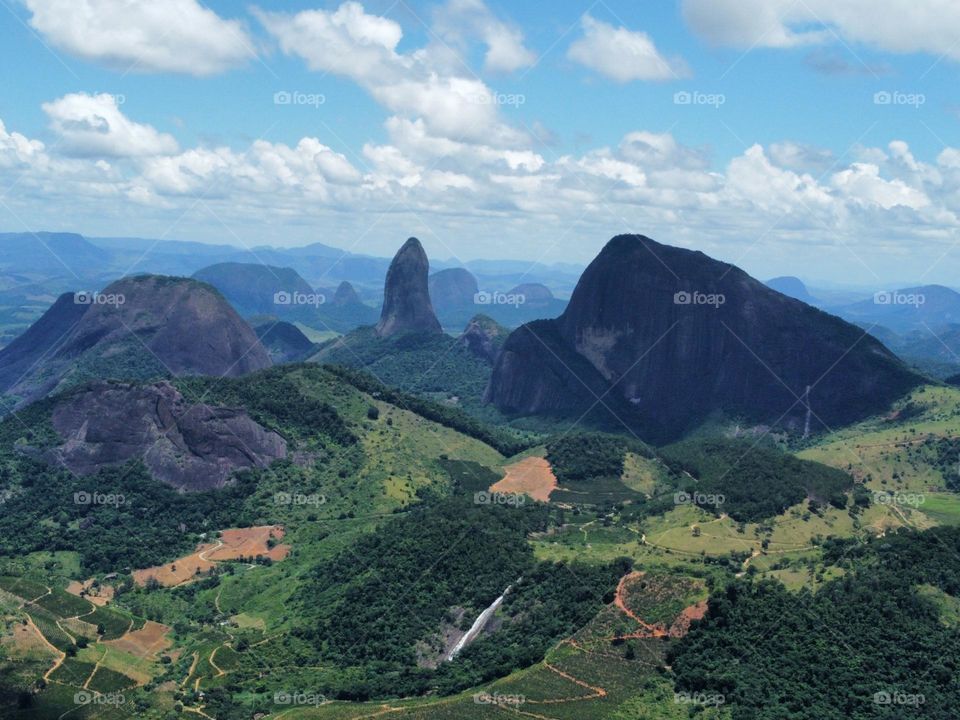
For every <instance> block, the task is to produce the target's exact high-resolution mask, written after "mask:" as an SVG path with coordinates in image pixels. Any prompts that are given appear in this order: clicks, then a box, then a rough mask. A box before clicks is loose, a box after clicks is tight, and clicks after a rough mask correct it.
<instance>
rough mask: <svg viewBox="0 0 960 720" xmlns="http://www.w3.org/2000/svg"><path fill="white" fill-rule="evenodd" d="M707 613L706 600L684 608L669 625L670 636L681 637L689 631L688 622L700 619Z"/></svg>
mask: <svg viewBox="0 0 960 720" xmlns="http://www.w3.org/2000/svg"><path fill="white" fill-rule="evenodd" d="M706 614H707V601H706V600H701V601H700V602H698V603H696V604H695V605H691V606H690V607H688V608H684V610H683V612H682V613H680V614H679V615H678V616H677V619H676V620H674V621H673V624H672V625H671V626H670V637H673V638H682V637H683V636H684V635H686V634H687V633H688V632H690V623H692V622H693V621H694V620H702V619H703V617H704V616H705V615H706Z"/></svg>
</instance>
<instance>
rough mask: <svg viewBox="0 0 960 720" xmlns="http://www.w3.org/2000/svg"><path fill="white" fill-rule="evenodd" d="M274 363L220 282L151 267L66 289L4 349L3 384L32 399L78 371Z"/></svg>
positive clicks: (108, 373)
mask: <svg viewBox="0 0 960 720" xmlns="http://www.w3.org/2000/svg"><path fill="white" fill-rule="evenodd" d="M270 365H271V362H270V356H269V355H268V353H267V351H266V349H265V348H264V347H263V345H262V344H261V343H260V340H259V339H258V338H257V336H256V334H255V333H254V332H253V330H252V329H251V328H250V326H249V325H247V323H246V322H244V320H243V319H242V318H241V317H240V316H239V315H238V314H237V313H236V311H235V310H234V309H233V308H232V307H231V306H230V304H229V303H228V302H227V301H226V300H225V299H224V297H223V296H222V295H221V294H220V293H219V292H218V291H217V290H215V289H214V288H213V287H211V286H210V285H207V284H205V283H201V282H197V281H196V280H189V279H186V278H174V277H164V276H158V275H144V276H138V277H130V278H123V279H122V280H118V281H117V282H114V283H112V284H111V285H109V286H108V287H107V288H106V289H104V290H103V292H102V293H99V294H98V295H92V296H91V295H88V296H84V297H80V298H79V299H78V297H76V296H74V295H72V294H66V295H63V296H62V297H61V298H60V299H59V300H57V302H56V303H55V304H54V305H53V306H52V307H51V308H50V309H49V310H48V311H47V312H46V313H45V314H44V315H43V317H41V318H40V319H39V320H38V321H37V322H36V323H35V324H34V325H33V326H32V327H31V328H30V329H28V330H27V332H26V333H25V334H24V335H23V336H21V337H20V338H18V339H17V340H15V341H14V342H12V343H11V344H10V345H9V346H7V347H6V348H4V349H3V350H2V351H0V392H10V393H11V394H13V395H15V396H19V397H20V398H22V399H23V400H24V401H30V400H35V399H37V398H39V397H42V396H44V395H46V394H47V393H49V392H52V391H53V390H55V389H58V388H59V387H62V386H63V385H64V384H67V383H70V381H71V378H76V379H77V380H84V379H89V378H90V377H91V376H92V377H95V378H107V377H121V378H125V379H137V378H147V377H156V376H157V375H161V374H165V373H169V374H173V375H178V376H179V375H214V376H225V377H237V376H240V375H244V374H246V373H249V372H253V371H255V370H261V369H263V368H267V367H270ZM21 369H22V370H23V372H21ZM73 384H76V383H73Z"/></svg>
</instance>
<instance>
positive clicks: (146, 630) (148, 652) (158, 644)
mask: <svg viewBox="0 0 960 720" xmlns="http://www.w3.org/2000/svg"><path fill="white" fill-rule="evenodd" d="M168 632H170V628H169V627H167V626H166V625H161V624H160V623H156V622H154V621H153V620H147V622H146V624H145V625H144V626H143V627H142V628H140V629H139V630H134V631H133V632H128V633H127V634H126V635H124V636H123V637H122V638H119V639H117V640H104V641H103V644H104V645H108V646H110V647H113V648H116V649H117V650H120V651H122V652H128V653H131V654H133V655H136V656H138V657H145V658H149V659H151V660H156V659H157V657H158V656H159V655H160V653H161V652H163V651H164V650H165V649H166V648H168V647H170V645H171V642H170V639H169V638H168V637H166V635H167V633H168Z"/></svg>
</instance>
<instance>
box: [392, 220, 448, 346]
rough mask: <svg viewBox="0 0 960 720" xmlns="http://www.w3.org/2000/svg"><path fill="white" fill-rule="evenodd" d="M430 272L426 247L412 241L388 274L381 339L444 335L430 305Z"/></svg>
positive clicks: (404, 248) (402, 248) (405, 244)
mask: <svg viewBox="0 0 960 720" xmlns="http://www.w3.org/2000/svg"><path fill="white" fill-rule="evenodd" d="M429 272H430V261H429V260H428V259H427V253H426V252H424V250H423V245H421V244H420V241H419V240H417V239H416V238H410V239H408V240H407V242H405V243H404V244H403V247H401V248H400V250H399V251H397V254H396V256H395V257H394V258H393V262H392V263H390V269H389V270H387V279H386V282H385V283H384V286H383V310H382V311H381V313H380V322H378V323H377V327H376V333H377V335H378V336H379V337H390V336H392V335H401V334H404V333H435V334H440V333H441V332H442V330H441V329H440V322H439V321H438V320H437V316H436V315H435V314H434V312H433V305H432V304H431V303H430V291H429V288H428V276H429Z"/></svg>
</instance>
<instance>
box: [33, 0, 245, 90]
mask: <svg viewBox="0 0 960 720" xmlns="http://www.w3.org/2000/svg"><path fill="white" fill-rule="evenodd" d="M26 4H27V7H28V8H29V10H30V12H31V13H32V15H31V17H30V25H31V26H32V27H33V28H34V29H35V30H37V32H39V33H40V34H41V35H43V37H44V38H45V39H46V40H47V41H48V42H50V43H51V44H52V45H54V46H55V47H57V48H60V49H62V50H65V51H66V52H68V53H70V54H72V55H76V56H78V57H81V58H84V59H86V60H92V61H95V62H99V63H102V64H104V65H107V66H109V67H113V68H116V69H119V70H123V71H133V72H174V73H185V74H189V75H213V74H215V73H219V72H223V71H224V70H227V69H229V68H232V67H237V66H239V65H242V64H243V63H244V62H245V61H247V60H249V59H250V58H251V57H254V56H255V52H254V51H253V50H252V49H251V48H252V47H253V41H252V40H251V38H250V37H249V35H248V34H247V32H246V31H245V30H244V28H243V25H242V24H241V23H240V22H238V21H236V20H224V19H223V18H221V17H219V16H218V15H217V14H216V13H214V12H213V11H211V10H209V9H207V8H205V7H203V6H202V5H201V4H200V3H198V2H197V1H196V0H164V2H162V3H158V2H154V1H153V0H26Z"/></svg>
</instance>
